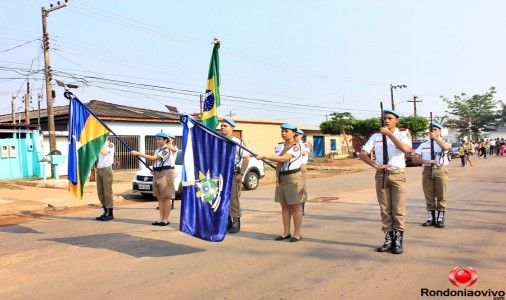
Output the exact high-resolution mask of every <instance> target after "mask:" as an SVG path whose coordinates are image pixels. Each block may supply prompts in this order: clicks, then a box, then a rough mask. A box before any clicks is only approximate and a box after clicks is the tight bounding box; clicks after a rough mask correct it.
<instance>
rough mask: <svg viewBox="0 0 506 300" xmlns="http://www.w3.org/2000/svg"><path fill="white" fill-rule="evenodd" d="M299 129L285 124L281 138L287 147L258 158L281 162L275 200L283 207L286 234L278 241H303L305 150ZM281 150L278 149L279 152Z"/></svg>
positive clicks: (277, 169)
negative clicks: (296, 136) (298, 141)
mask: <svg viewBox="0 0 506 300" xmlns="http://www.w3.org/2000/svg"><path fill="white" fill-rule="evenodd" d="M296 131H297V127H295V126H293V125H290V124H283V125H281V138H282V139H283V140H284V141H285V142H284V147H283V148H282V150H281V151H280V152H278V153H277V154H276V155H262V154H258V155H257V156H256V159H258V160H264V159H268V160H270V161H273V162H277V166H276V178H277V182H276V192H275V195H274V201H275V202H278V203H279V204H280V205H281V216H282V219H283V229H284V231H283V234H282V235H280V236H278V237H276V238H275V240H276V241H282V240H285V239H290V242H298V241H300V240H301V239H302V235H301V227H302V209H301V207H300V204H301V203H302V196H303V194H302V187H303V184H304V183H303V180H302V172H301V166H302V150H301V149H300V146H299V144H297V143H296V142H295V140H294V137H295V134H296ZM278 149H279V147H276V151H277V150H278ZM292 216H293V225H294V233H293V236H292V235H291V234H290V223H291V219H292Z"/></svg>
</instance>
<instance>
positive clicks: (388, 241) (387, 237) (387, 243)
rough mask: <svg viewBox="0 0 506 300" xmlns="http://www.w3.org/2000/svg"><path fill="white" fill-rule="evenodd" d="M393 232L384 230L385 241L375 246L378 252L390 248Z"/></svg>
mask: <svg viewBox="0 0 506 300" xmlns="http://www.w3.org/2000/svg"><path fill="white" fill-rule="evenodd" d="M393 237H394V233H393V231H387V232H385V243H384V244H383V246H380V247H378V248H377V250H378V252H387V251H388V250H390V249H391V248H392V244H393V243H394V241H393Z"/></svg>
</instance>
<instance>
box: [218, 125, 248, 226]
mask: <svg viewBox="0 0 506 300" xmlns="http://www.w3.org/2000/svg"><path fill="white" fill-rule="evenodd" d="M236 126H237V124H236V123H235V122H234V121H233V120H232V119H230V118H223V119H222V122H221V126H220V128H221V133H222V134H223V135H224V136H226V137H227V138H229V139H231V140H233V141H234V142H236V143H237V144H239V145H241V146H246V144H245V143H244V141H243V140H241V139H240V138H238V137H236V136H235V135H234V128H235V127H236ZM249 158H250V155H249V153H248V152H246V151H245V150H244V149H242V148H241V147H238V146H236V151H235V161H234V181H233V182H232V192H231V195H230V207H229V215H228V218H229V220H228V226H227V232H228V233H237V232H239V231H241V215H242V212H241V203H240V201H239V200H240V197H241V182H242V179H243V177H244V172H246V169H248V164H249Z"/></svg>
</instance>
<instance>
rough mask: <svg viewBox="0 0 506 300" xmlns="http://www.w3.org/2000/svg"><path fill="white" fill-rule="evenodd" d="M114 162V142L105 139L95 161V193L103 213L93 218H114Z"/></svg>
mask: <svg viewBox="0 0 506 300" xmlns="http://www.w3.org/2000/svg"><path fill="white" fill-rule="evenodd" d="M113 163H114V144H113V143H111V142H109V138H108V137H107V138H106V139H105V143H104V145H103V146H102V149H100V153H99V154H98V162H97V178H96V181H97V194H98V199H99V200H100V203H101V204H102V207H103V208H104V213H103V214H102V215H101V216H100V217H96V218H95V219H96V220H98V221H109V220H112V219H114V215H113V212H112V211H113V194H112V181H113V173H112V164H113Z"/></svg>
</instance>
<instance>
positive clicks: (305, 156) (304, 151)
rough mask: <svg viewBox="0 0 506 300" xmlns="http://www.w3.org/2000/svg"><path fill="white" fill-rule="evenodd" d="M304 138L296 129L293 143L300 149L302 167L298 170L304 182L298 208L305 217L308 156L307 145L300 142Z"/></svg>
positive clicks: (302, 132)
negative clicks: (297, 144)
mask: <svg viewBox="0 0 506 300" xmlns="http://www.w3.org/2000/svg"><path fill="white" fill-rule="evenodd" d="M303 136H304V131H302V130H300V129H297V135H295V142H297V143H299V146H300V149H302V150H301V151H302V166H300V169H301V171H302V180H303V181H304V185H303V187H302V193H303V196H302V203H301V204H300V208H301V209H302V215H305V213H304V208H305V206H306V202H307V190H306V176H307V169H306V165H307V162H308V156H309V143H308V142H304V141H303V140H302V137H303Z"/></svg>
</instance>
